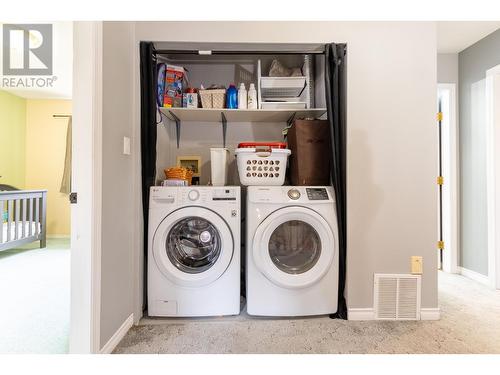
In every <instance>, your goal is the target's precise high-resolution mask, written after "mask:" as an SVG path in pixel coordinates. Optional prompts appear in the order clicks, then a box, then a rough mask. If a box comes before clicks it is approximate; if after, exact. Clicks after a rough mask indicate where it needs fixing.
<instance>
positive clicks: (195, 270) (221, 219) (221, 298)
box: [147, 186, 241, 317]
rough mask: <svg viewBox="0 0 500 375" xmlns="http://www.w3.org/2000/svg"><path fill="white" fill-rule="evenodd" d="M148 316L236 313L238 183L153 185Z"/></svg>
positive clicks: (238, 235) (238, 270)
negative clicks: (180, 185) (225, 185)
mask: <svg viewBox="0 0 500 375" xmlns="http://www.w3.org/2000/svg"><path fill="white" fill-rule="evenodd" d="M150 193H151V194H150V203H149V246H148V260H147V262H148V287H147V289H148V314H149V316H170V317H173V316H178V317H180V316H182V317H190V316H218V315H237V314H239V312H240V226H241V224H240V220H241V217H240V211H241V206H240V204H241V199H240V196H241V193H240V188H239V187H212V186H186V187H152V188H151V191H150Z"/></svg>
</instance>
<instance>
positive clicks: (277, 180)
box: [235, 142, 291, 186]
mask: <svg viewBox="0 0 500 375" xmlns="http://www.w3.org/2000/svg"><path fill="white" fill-rule="evenodd" d="M290 153H291V152H290V150H288V149H287V148H286V144H285V143H281V142H274V143H250V142H248V143H240V144H239V145H238V148H237V149H236V150H235V154H236V161H237V164H238V174H239V176H240V182H241V183H242V184H243V185H246V186H251V185H268V186H270V185H283V183H284V182H285V172H286V163H287V160H288V156H289V155H290Z"/></svg>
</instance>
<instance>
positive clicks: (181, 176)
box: [164, 167, 193, 185]
mask: <svg viewBox="0 0 500 375" xmlns="http://www.w3.org/2000/svg"><path fill="white" fill-rule="evenodd" d="M164 172H165V177H166V178H167V180H186V181H187V182H188V185H191V183H192V179H193V172H191V171H190V170H189V169H187V168H184V167H172V168H167V169H165V170H164Z"/></svg>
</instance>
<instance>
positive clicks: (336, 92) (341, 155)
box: [325, 43, 347, 319]
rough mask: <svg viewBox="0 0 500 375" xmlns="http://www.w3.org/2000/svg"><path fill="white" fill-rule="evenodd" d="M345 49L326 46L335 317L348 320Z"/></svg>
mask: <svg viewBox="0 0 500 375" xmlns="http://www.w3.org/2000/svg"><path fill="white" fill-rule="evenodd" d="M346 52H347V48H346V45H345V44H335V43H331V44H327V45H326V46H325V87H326V103H327V108H328V110H327V114H328V120H329V122H330V138H331V144H332V155H331V156H330V157H331V159H330V161H331V163H330V168H331V176H332V185H333V189H334V190H335V198H336V199H335V202H336V208H337V222H338V231H339V293H338V310H337V312H336V313H335V314H332V315H330V317H331V318H334V319H347V304H346V300H345V296H344V293H345V284H346V248H347V246H346V245H347V242H346V240H347V220H346V199H347V196H346V94H347V93H346V69H345V65H346V61H345V60H346Z"/></svg>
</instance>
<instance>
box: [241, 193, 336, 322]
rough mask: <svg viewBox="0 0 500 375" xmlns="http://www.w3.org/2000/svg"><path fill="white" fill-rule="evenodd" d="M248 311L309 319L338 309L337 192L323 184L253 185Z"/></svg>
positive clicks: (248, 217)
mask: <svg viewBox="0 0 500 375" xmlns="http://www.w3.org/2000/svg"><path fill="white" fill-rule="evenodd" d="M246 221H247V241H246V253H247V258H246V271H247V272H246V277H247V279H246V285H247V312H248V314H249V315H258V316H306V315H323V314H332V313H335V312H336V311H337V296H338V277H339V276H338V268H339V259H338V235H337V233H338V231H337V217H336V210H335V198H334V191H333V189H332V188H331V187H323V186H311V187H309V186H297V187H294V186H269V187H266V186H250V187H248V191H247V213H246Z"/></svg>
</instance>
